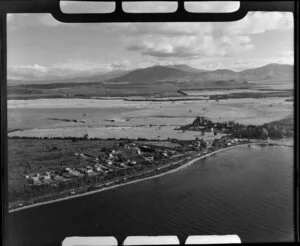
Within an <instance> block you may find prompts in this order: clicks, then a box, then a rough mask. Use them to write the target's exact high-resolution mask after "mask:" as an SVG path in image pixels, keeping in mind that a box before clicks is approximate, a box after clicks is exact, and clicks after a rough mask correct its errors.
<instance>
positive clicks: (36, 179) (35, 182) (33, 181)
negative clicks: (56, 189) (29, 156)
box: [29, 176, 42, 185]
mask: <svg viewBox="0 0 300 246" xmlns="http://www.w3.org/2000/svg"><path fill="white" fill-rule="evenodd" d="M29 182H30V183H31V184H33V185H40V184H42V182H41V180H40V178H39V177H37V176H32V177H31V178H30V180H29Z"/></svg>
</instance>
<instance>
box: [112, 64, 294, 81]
mask: <svg viewBox="0 0 300 246" xmlns="http://www.w3.org/2000/svg"><path fill="white" fill-rule="evenodd" d="M292 78H293V66H292V65H283V64H269V65H266V66H263V67H258V68H254V69H247V70H244V71H241V72H235V71H232V70H229V69H217V70H213V71H205V70H200V69H196V68H191V67H189V66H186V65H175V66H153V67H148V68H143V69H137V70H134V71H131V72H129V73H127V74H125V75H123V76H120V77H115V78H113V79H111V80H110V81H113V82H129V83H146V82H147V83H149V82H152V83H156V82H207V81H211V82H213V81H228V80H235V81H237V82H238V81H239V82H243V81H245V80H248V81H249V80H266V79H268V80H269V79H274V80H275V79H276V80H278V79H292Z"/></svg>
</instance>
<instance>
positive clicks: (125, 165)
mask: <svg viewBox="0 0 300 246" xmlns="http://www.w3.org/2000/svg"><path fill="white" fill-rule="evenodd" d="M178 153H179V151H178V150H175V149H170V148H162V147H157V146H150V145H142V144H136V143H134V142H131V143H127V144H121V145H120V146H119V147H118V148H115V149H101V150H99V155H98V156H93V155H90V154H87V153H77V152H75V153H74V158H80V159H81V160H83V161H84V163H85V164H86V165H84V166H80V167H71V166H70V167H66V168H64V169H62V170H61V169H59V170H54V171H47V172H44V173H32V174H28V175H25V178H26V179H27V180H28V182H29V184H31V185H41V184H52V185H55V184H56V183H58V182H64V181H68V180H72V179H75V178H78V177H83V176H95V175H106V174H109V173H112V172H115V171H118V170H122V169H123V170H124V169H130V168H134V167H135V166H138V165H143V164H147V163H154V162H159V161H160V160H162V159H167V158H170V157H172V156H174V155H176V154H178Z"/></svg>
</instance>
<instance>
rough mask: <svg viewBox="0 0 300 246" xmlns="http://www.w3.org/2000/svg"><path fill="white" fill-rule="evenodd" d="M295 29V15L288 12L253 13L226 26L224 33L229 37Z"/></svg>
mask: <svg viewBox="0 0 300 246" xmlns="http://www.w3.org/2000/svg"><path fill="white" fill-rule="evenodd" d="M292 28H293V14H292V13H288V12H286V13H285V12H251V13H248V14H247V15H246V16H245V17H244V18H243V19H242V20H240V21H236V22H232V23H230V24H229V25H227V26H225V29H224V32H226V33H227V35H229V36H234V35H251V34H259V33H264V32H266V31H274V30H286V29H292Z"/></svg>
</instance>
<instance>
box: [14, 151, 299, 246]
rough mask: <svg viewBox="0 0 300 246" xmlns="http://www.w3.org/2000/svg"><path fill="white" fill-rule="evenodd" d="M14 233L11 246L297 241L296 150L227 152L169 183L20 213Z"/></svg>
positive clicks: (146, 184)
mask: <svg viewBox="0 0 300 246" xmlns="http://www.w3.org/2000/svg"><path fill="white" fill-rule="evenodd" d="M9 226H10V228H9V239H10V244H9V245H30V246H33V245H59V242H61V241H62V240H63V239H64V237H66V236H76V235H77V236H111V235H115V236H116V237H118V238H119V240H120V239H121V240H122V239H124V238H125V236H128V235H167V234H168V235H177V236H179V239H180V240H181V241H182V242H183V241H184V240H185V238H186V236H187V235H189V234H194V235H212V234H221V235H222V234H238V235H239V236H240V238H241V240H242V242H289V241H293V240H294V236H293V230H294V224H293V149H292V148H288V147H275V146H273V147H259V146H251V147H239V148H238V149H232V150H227V151H225V152H221V153H218V154H216V155H214V156H212V157H209V158H206V159H204V160H201V161H199V162H198V163H195V164H194V165H192V166H190V167H188V168H186V169H184V170H181V171H178V172H175V173H173V174H170V175H167V176H163V177H160V178H155V179H152V180H147V181H143V182H140V183H136V184H131V185H127V186H124V187H120V188H118V189H114V190H109V191H105V192H101V193H98V194H94V195H90V196H85V197H81V198H76V199H72V200H68V201H63V202H59V203H55V204H49V205H46V206H41V207H36V208H32V209H28V210H23V211H19V212H15V213H12V214H10V216H9Z"/></svg>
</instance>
